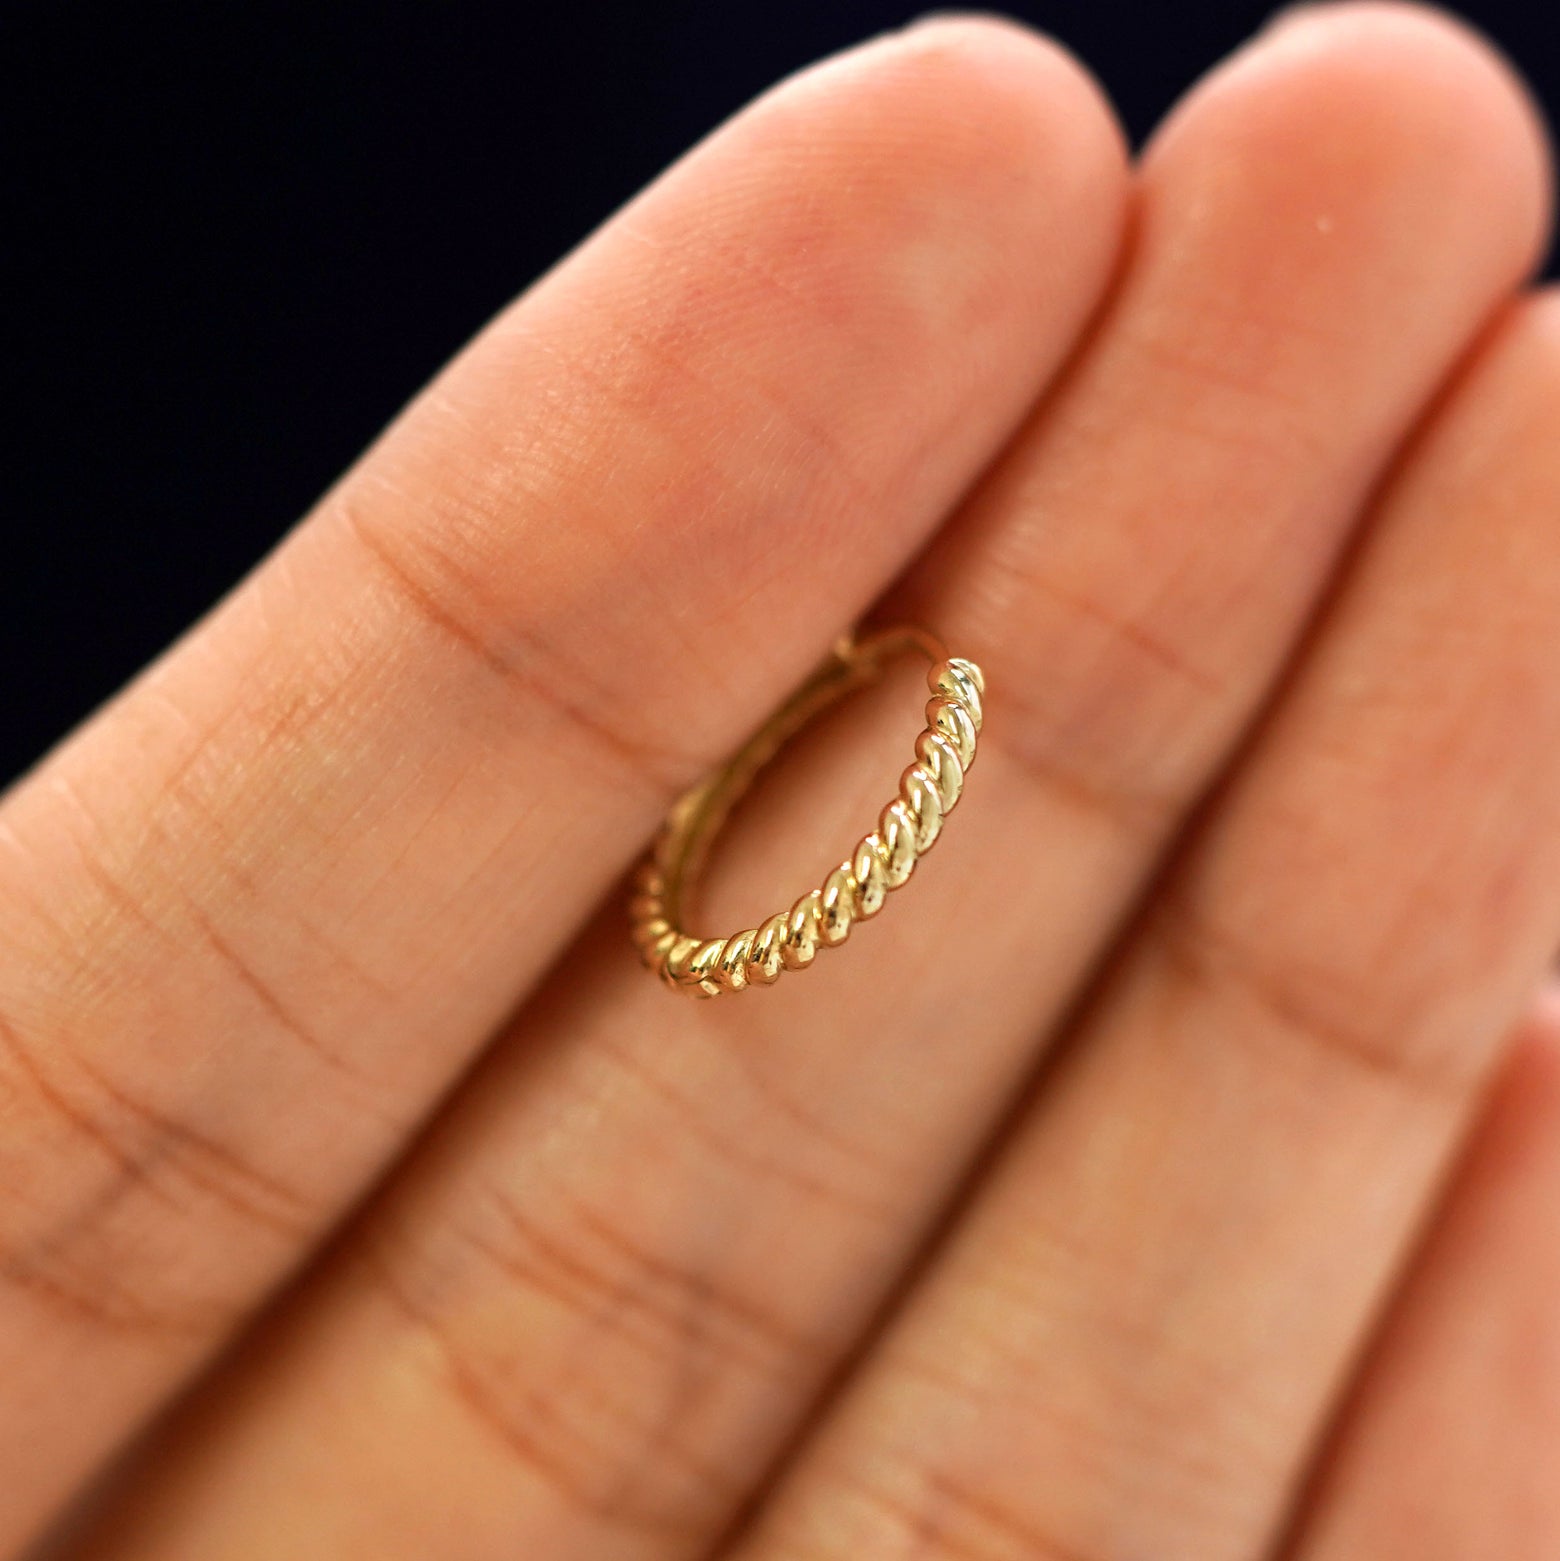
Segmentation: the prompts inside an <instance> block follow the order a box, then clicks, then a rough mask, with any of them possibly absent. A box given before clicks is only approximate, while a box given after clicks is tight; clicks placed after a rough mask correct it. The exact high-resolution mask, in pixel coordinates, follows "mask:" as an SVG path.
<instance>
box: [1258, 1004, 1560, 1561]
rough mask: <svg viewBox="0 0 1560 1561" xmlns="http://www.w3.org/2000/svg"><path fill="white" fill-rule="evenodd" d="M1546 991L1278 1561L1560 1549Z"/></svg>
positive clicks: (1558, 1202)
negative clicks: (1282, 1558) (1291, 1540)
mask: <svg viewBox="0 0 1560 1561" xmlns="http://www.w3.org/2000/svg"><path fill="white" fill-rule="evenodd" d="M1557 1296H1560V989H1555V990H1552V991H1551V992H1550V993H1549V994H1548V996H1547V997H1546V998H1545V999H1544V1000H1543V1002H1542V1003H1541V1004H1540V1005H1538V1006H1537V1007H1536V1008H1535V1010H1534V1012H1533V1013H1532V1014H1531V1015H1530V1016H1529V1018H1528V1019H1527V1021H1526V1023H1525V1024H1524V1025H1523V1027H1522V1030H1521V1032H1520V1034H1519V1036H1518V1038H1517V1041H1516V1045H1515V1048H1514V1051H1513V1054H1512V1056H1511V1058H1510V1059H1509V1061H1508V1062H1507V1064H1506V1067H1505V1068H1504V1070H1503V1072H1502V1075H1501V1078H1500V1080H1499V1084H1498V1087H1497V1089H1496V1091H1495V1093H1494V1096H1493V1098H1492V1100H1491V1101H1490V1103H1489V1106H1488V1108H1487V1110H1486V1112H1485V1115H1484V1118H1483V1120H1482V1121H1481V1123H1480V1126H1479V1129H1478V1131H1477V1133H1476V1134H1475V1136H1474V1139H1473V1142H1472V1143H1471V1145H1470V1146H1469V1149H1468V1151H1467V1154H1466V1155H1465V1157H1464V1160H1463V1163H1462V1164H1461V1166H1460V1167H1459V1169H1458V1173H1457V1176H1456V1178H1455V1179H1454V1181H1453V1183H1452V1186H1451V1188H1450V1190H1449V1192H1448V1195H1447V1198H1446V1201H1445V1203H1444V1205H1443V1206H1442V1208H1441V1209H1440V1210H1439V1211H1438V1213H1437V1215H1436V1218H1435V1223H1434V1226H1433V1227H1432V1229H1431V1231H1430V1233H1429V1236H1428V1239H1427V1240H1426V1242H1425V1244H1424V1247H1423V1249H1422V1250H1421V1252H1420V1254H1419V1256H1418V1258H1417V1260H1416V1262H1415V1265H1414V1269H1413V1271H1412V1272H1411V1274H1410V1275H1409V1278H1408V1280H1407V1282H1406V1284H1405V1285H1404V1287H1403V1290H1402V1292H1401V1294H1400V1295H1399V1296H1398V1297H1397V1298H1396V1300H1395V1301H1394V1303H1393V1306H1392V1309H1391V1311H1390V1312H1389V1314H1388V1316H1387V1318H1386V1322H1385V1325H1384V1327H1383V1328H1382V1330H1381V1332H1380V1335H1379V1337H1378V1338H1377V1340H1376V1342H1375V1343H1374V1345H1373V1347H1372V1350H1371V1354H1370V1358H1369V1359H1368V1361H1367V1362H1366V1364H1365V1367H1364V1370H1363V1373H1362V1377H1361V1380H1360V1381H1359V1382H1358V1384H1357V1385H1356V1387H1355V1390H1354V1391H1353V1393H1352V1394H1351V1396H1350V1400H1349V1402H1348V1404H1347V1405H1346V1407H1345V1411H1344V1414H1343V1415H1342V1417H1341V1420H1340V1424H1339V1428H1338V1431H1337V1433H1336V1437H1335V1442H1334V1446H1333V1448H1332V1450H1331V1453H1330V1455H1329V1457H1328V1459H1327V1463H1326V1467H1325V1470H1324V1471H1323V1472H1322V1475H1321V1477H1320V1478H1319V1479H1318V1480H1317V1481H1316V1482H1315V1483H1314V1485H1313V1487H1312V1489H1311V1490H1309V1491H1308V1493H1307V1497H1308V1499H1307V1501H1306V1503H1305V1505H1304V1507H1303V1508H1302V1510H1301V1512H1300V1513H1299V1537H1298V1539H1297V1540H1296V1542H1295V1543H1294V1544H1293V1546H1292V1547H1290V1548H1288V1549H1286V1551H1285V1554H1286V1555H1287V1556H1288V1557H1290V1561H1356V1558H1357V1557H1360V1556H1369V1557H1370V1558H1371V1561H1466V1558H1468V1557H1472V1556H1499V1557H1500V1561H1553V1557H1555V1556H1557V1555H1560V1480H1557V1479H1556V1478H1555V1456H1556V1448H1560V1307H1557V1305H1556V1297H1557Z"/></svg>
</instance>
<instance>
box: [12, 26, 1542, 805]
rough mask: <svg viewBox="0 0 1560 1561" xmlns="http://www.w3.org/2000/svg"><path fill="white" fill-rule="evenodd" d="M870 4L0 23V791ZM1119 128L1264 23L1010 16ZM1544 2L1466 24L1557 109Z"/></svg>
mask: <svg viewBox="0 0 1560 1561" xmlns="http://www.w3.org/2000/svg"><path fill="white" fill-rule="evenodd" d="M918 9H921V8H920V7H916V6H904V5H894V4H888V3H872V0H827V3H825V0H789V3H785V4H762V3H759V0H726V3H724V4H721V3H716V0H682V3H659V4H658V3H656V0H572V3H570V4H567V5H545V6H543V5H533V6H525V5H518V4H511V5H506V6H497V5H486V4H467V3H449V0H445V3H424V4H409V3H404V0H402V3H394V4H391V3H384V0H381V3H379V4H358V5H348V4H333V3H330V0H310V3H301V4H261V3H249V0H244V3H238V4H212V3H210V0H205V3H179V4H165V3H158V0H145V3H143V4H141V5H137V6H115V7H112V8H110V7H107V6H94V5H80V4H61V3H59V0H42V3H37V0H7V3H6V4H5V5H3V6H0V121H8V122H9V123H0V196H3V207H0V223H3V228H0V284H3V293H0V311H3V319H4V327H5V351H4V359H3V362H4V379H5V382H6V385H7V390H8V395H7V398H6V399H7V403H8V409H7V411H6V412H5V414H4V417H3V419H0V428H3V430H4V434H3V436H0V451H3V455H4V466H3V487H0V495H3V508H0V782H3V781H4V779H5V778H7V777H8V776H10V775H12V774H14V773H15V772H16V771H17V770H19V769H20V768H21V767H23V766H24V765H25V764H26V763H28V762H29V761H30V760H31V759H32V758H33V757H34V756H36V755H37V754H38V753H39V752H41V751H42V750H43V749H44V748H45V747H46V746H47V745H48V744H49V743H51V742H52V741H53V740H54V739H55V738H56V737H57V736H59V735H60V734H61V733H62V732H63V731H64V730H65V729H66V728H68V727H69V726H70V725H72V724H74V722H75V721H76V720H78V719H79V718H80V717H81V716H82V715H83V714H84V713H85V712H86V711H87V710H89V709H90V708H91V707H92V706H93V705H94V704H96V703H97V702H98V701H99V700H100V699H102V698H103V697H104V696H105V695H107V694H108V693H109V692H111V691H112V690H113V689H114V688H115V687H116V686H117V685H118V684H119V683H121V682H122V681H123V680H124V679H125V678H126V677H127V676H128V675H129V674H130V673H131V672H132V671H134V669H135V668H136V667H137V666H139V665H140V664H142V663H143V662H144V661H145V660H147V659H148V658H149V657H150V656H151V655H153V654H154V653H155V652H156V651H157V650H158V649H159V648H161V647H162V646H163V645H164V644H165V643H167V641H168V640H169V639H171V638H172V637H173V636H174V635H175V634H176V633H177V632H178V631H179V630H180V629H181V628H182V627H183V626H184V625H185V624H186V623H187V622H188V621H189V620H190V619H191V618H193V617H194V616H195V615H196V614H197V613H198V612H199V611H200V610H201V609H202V608H204V607H205V606H206V605H207V604H208V603H209V602H210V601H211V600H212V599H213V598H214V597H215V596H216V595H218V594H219V593H220V592H221V591H222V590H223V589H224V588H225V587H226V586H227V585H228V584H229V583H230V582H231V581H232V580H234V579H235V578H236V577H237V576H238V575H239V574H240V573H242V572H243V570H244V569H245V568H246V567H247V566H248V565H249V564H250V563H251V562H253V560H254V559H255V558H257V557H258V556H259V555H260V554H261V553H262V552H263V551H264V550H265V549H266V548H267V547H268V546H269V545H270V544H271V543H272V542H273V541H274V540H275V539H276V538H277V537H278V536H279V535H280V534H281V532H282V531H283V530H284V529H285V528H286V527H287V526H288V525H289V524H291V522H292V521H293V520H294V519H295V517H296V516H297V515H298V514H300V513H301V512H302V511H303V510H304V509H306V508H307V507H308V505H309V504H310V502H311V500H312V499H313V498H314V497H315V496H316V495H317V494H318V493H319V491H320V490H321V489H322V488H323V487H324V486H325V485H326V484H327V483H328V482H329V481H330V480H331V478H332V477H333V476H334V475H335V474H336V473H337V472H338V471H339V470H340V469H341V468H342V466H343V465H344V464H345V463H346V462H347V461H349V460H350V459H351V458H352V456H353V455H354V454H355V453H356V452H357V451H358V450H359V449H360V448H361V447H362V446H363V444H364V443H365V442H366V441H367V440H368V439H370V438H371V437H372V436H373V434H374V433H375V431H376V430H377V429H378V428H379V427H380V426H381V425H382V424H383V423H384V422H385V421H386V419H388V418H389V417H390V416H391V415H392V414H393V413H394V411H395V410H396V408H397V407H398V406H399V405H400V404H401V403H402V401H404V400H405V398H406V397H407V396H408V395H409V394H410V393H411V392H412V391H413V390H414V389H415V388H416V387H417V386H418V385H419V384H420V383H421V382H422V381H423V380H424V379H425V378H426V377H427V376H428V374H429V373H430V372H431V371H432V370H433V369H435V368H436V367H437V366H438V364H439V363H440V362H441V361H442V360H443V359H444V358H445V357H446V356H447V355H448V354H449V353H450V352H451V351H452V350H453V349H454V348H455V347H456V346H457V345H458V344H459V343H460V342H461V341H462V340H463V339H464V338H465V337H466V336H468V335H469V334H470V333H471V331H472V330H473V329H474V328H475V327H476V326H477V325H479V324H480V323H481V322H482V321H483V320H484V319H485V318H486V317H487V316H488V315H489V314H491V313H492V312H493V311H494V310H495V309H496V308H497V307H498V306H499V305H500V304H502V303H503V302H504V300H505V299H507V298H508V297H510V296H511V295H512V294H513V293H515V292H516V291H517V290H518V289H519V288H521V287H523V286H524V285H525V283H526V282H527V281H528V280H529V279H530V278H531V277H533V276H535V275H536V274H537V272H539V271H540V270H541V269H543V268H544V267H545V266H546V265H547V264H548V263H549V262H550V261H552V260H553V259H554V258H555V257H556V256H557V255H558V254H559V253H560V252H561V251H563V250H565V249H566V248H568V247H569V246H570V245H572V244H573V243H574V242H576V241H577V240H578V239H579V238H580V237H581V236H582V235H583V234H584V233H586V232H587V231H588V230H589V229H590V228H591V227H593V226H594V225H595V224H596V223H597V222H598V221H599V220H600V219H601V218H602V217H603V216H604V215H606V214H607V213H608V212H609V211H610V210H611V209H612V208H613V207H614V206H615V205H617V204H618V203H619V202H620V201H622V200H623V199H624V198H626V197H627V196H628V195H629V194H631V193H632V192H633V190H635V189H636V188H637V187H638V186H639V185H640V184H642V183H643V182H644V181H645V180H646V179H648V178H649V177H650V176H651V175H652V174H654V173H655V172H656V171H657V170H658V169H659V168H661V167H662V166H663V165H664V164H665V163H667V162H668V161H669V160H670V159H672V158H673V157H675V156H676V154H677V153H678V152H679V151H680V150H682V149H683V148H684V147H685V146H686V145H687V144H688V143H689V142H691V141H692V140H694V139H695V138H696V137H698V136H699V135H701V134H702V133H703V132H704V131H706V130H707V129H709V128H710V127H711V126H712V125H713V124H715V123H716V122H717V121H718V120H720V119H721V118H722V117H724V116H725V115H726V114H727V113H729V112H730V111H731V110H732V109H734V108H735V107H737V106H738V105H739V104H740V103H742V102H743V101H744V100H745V99H747V98H748V97H750V96H752V94H753V93H755V92H757V91H758V90H759V89H761V88H762V87H763V86H765V85H766V84H767V83H769V82H770V81H772V80H773V79H774V78H775V77H777V76H779V75H781V74H782V73H784V72H785V71H787V70H790V69H792V68H793V67H795V66H797V65H800V64H802V63H803V62H805V61H807V60H808V59H811V58H814V57H816V56H818V55H820V54H823V53H825V52H828V51H830V50H832V49H835V48H837V47H839V46H841V45H843V44H845V43H848V42H850V41H852V40H854V39H857V38H860V37H863V36H865V35H867V34H870V33H873V32H876V31H880V30H882V29H883V28H886V27H891V26H896V25H898V24H900V23H902V22H904V21H905V20H907V19H908V18H909V17H910V16H911V15H913V14H915V12H916V11H917V10H918ZM1013 9H1014V11H1015V14H1018V15H1021V16H1024V17H1026V18H1028V19H1029V20H1031V21H1033V22H1036V23H1038V24H1040V25H1042V26H1044V27H1046V28H1048V29H1049V30H1051V31H1052V32H1054V33H1056V34H1057V35H1058V36H1059V37H1060V38H1061V39H1062V40H1063V41H1064V42H1066V43H1067V44H1069V45H1070V46H1071V47H1072V48H1073V49H1074V50H1075V51H1076V52H1078V53H1079V54H1080V55H1082V56H1083V58H1084V59H1085V60H1086V61H1087V62H1088V63H1089V64H1090V65H1092V66H1093V68H1094V69H1095V70H1096V72H1097V73H1098V74H1099V75H1100V76H1101V78H1102V79H1103V80H1104V82H1105V84H1106V86H1107V87H1108V88H1109V90H1110V91H1111V92H1112V94H1113V95H1114V97H1115V99H1116V101H1117V104H1118V106H1119V108H1120V110H1121V112H1122V114H1123V117H1124V118H1125V120H1126V121H1127V124H1128V126H1129V128H1130V129H1131V131H1132V132H1133V134H1134V136H1136V137H1141V136H1142V135H1143V134H1144V133H1145V132H1146V130H1147V129H1148V128H1149V127H1150V126H1151V125H1152V124H1153V122H1154V121H1155V119H1156V118H1157V117H1158V116H1159V115H1160V113H1161V112H1162V111H1163V110H1164V109H1165V107H1166V106H1167V105H1168V104H1169V103H1170V102H1171V101H1172V99H1173V98H1174V97H1175V96H1176V95H1177V93H1178V92H1179V91H1180V90H1181V89H1182V88H1183V87H1184V86H1185V85H1186V84H1187V83H1188V82H1189V81H1190V80H1191V79H1192V78H1193V77H1194V76H1195V75H1196V74H1197V73H1198V72H1199V71H1201V70H1202V69H1203V68H1205V67H1206V66H1207V65H1208V64H1209V63H1211V62H1212V61H1213V60H1214V59H1216V58H1217V57H1218V56H1220V55H1221V54H1223V53H1225V52H1226V51H1227V50H1228V49H1229V48H1231V47H1232V46H1233V45H1235V44H1236V43H1237V42H1239V40H1240V39H1241V38H1242V37H1243V36H1245V35H1247V34H1249V33H1250V32H1252V31H1254V30H1255V28H1256V27H1258V26H1259V25H1260V24H1261V22H1262V21H1263V20H1264V18H1265V15H1266V13H1267V11H1268V9H1269V7H1268V6H1266V5H1261V4H1258V5H1247V4H1235V3H1225V4H1219V3H1215V0H1187V3H1178V0H1142V3H1140V0H1049V3H1035V4H1024V5H1017V6H1015V7H1014V8H1013ZM1557 10H1560V7H1557V5H1556V4H1555V0H1543V3H1541V4H1533V5H1531V6H1524V5H1517V4H1497V3H1494V0H1491V3H1487V4H1477V5H1474V6H1473V7H1471V14H1472V15H1473V16H1474V17H1475V18H1476V19H1477V20H1478V21H1479V22H1480V23H1481V24H1482V25H1484V26H1485V27H1486V28H1487V29H1488V30H1489V31H1490V32H1492V33H1493V34H1494V35H1495V36H1496V38H1497V39H1498V40H1499V41H1500V42H1501V43H1503V44H1504V45H1505V47H1506V48H1507V50H1508V51H1509V52H1510V53H1511V54H1512V55H1513V56H1514V57H1515V58H1516V59H1517V61H1518V62H1519V63H1520V64H1521V65H1522V67H1523V68H1524V69H1525V70H1526V71H1527V73H1528V74H1529V76H1530V78H1531V79H1532V80H1533V81H1534V82H1535V84H1536V85H1537V87H1538V89H1539V92H1540V94H1541V96H1543V98H1544V99H1545V101H1546V102H1547V104H1548V105H1549V108H1550V111H1551V113H1552V114H1560V28H1557V22H1556V16H1555V13H1556V11H1557Z"/></svg>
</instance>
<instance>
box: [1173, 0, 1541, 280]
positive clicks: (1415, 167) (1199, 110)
mask: <svg viewBox="0 0 1560 1561" xmlns="http://www.w3.org/2000/svg"><path fill="white" fill-rule="evenodd" d="M1221 114H1231V115H1236V116H1239V117H1240V119H1241V128H1242V131H1243V144H1242V146H1241V147H1239V148H1236V147H1231V148H1230V149H1229V154H1228V156H1229V160H1230V161H1231V162H1232V163H1234V164H1236V165H1237V166H1239V165H1241V164H1244V163H1249V162H1257V161H1260V162H1266V163H1268V164H1269V165H1271V164H1272V163H1273V162H1274V161H1276V160H1281V161H1287V163H1288V164H1289V165H1290V168H1291V170H1292V173H1291V177H1292V178H1293V179H1294V180H1295V181H1297V182H1299V181H1309V190H1308V195H1309V199H1310V201H1311V203H1312V204H1313V205H1315V206H1317V207H1318V209H1321V208H1322V207H1324V206H1325V204H1326V202H1327V200H1328V198H1329V195H1330V194H1331V193H1334V192H1338V191H1341V189H1342V186H1343V184H1344V183H1345V182H1346V181H1353V182H1354V183H1355V185H1356V186H1357V187H1365V186H1367V185H1373V186H1374V187H1375V188H1376V189H1377V190H1378V191H1386V190H1389V189H1392V188H1396V189H1398V190H1400V191H1405V190H1406V191H1412V192H1413V193H1414V194H1415V195H1416V197H1417V198H1418V199H1421V200H1432V199H1433V200H1439V201H1443V202H1459V203H1461V204H1462V205H1463V206H1464V207H1465V208H1466V211H1467V217H1468V221H1469V222H1470V223H1477V224H1479V225H1480V226H1481V227H1482V228H1483V229H1484V230H1485V235H1486V248H1487V249H1488V250H1490V251H1492V252H1494V253H1498V255H1499V256H1500V260H1501V263H1502V264H1503V265H1504V266H1505V268H1506V269H1507V271H1508V272H1509V274H1510V276H1511V278H1512V280H1513V281H1516V280H1518V279H1520V278H1521V277H1522V276H1523V275H1524V274H1526V273H1528V272H1530V271H1531V270H1532V269H1533V268H1534V267H1535V265H1536V263H1537V261H1538V260H1539V258H1540V257H1541V255H1542V254H1543V251H1544V249H1545V248H1546V246H1547V242H1548V235H1549V231H1550V226H1551V222H1552V219H1553V206H1554V165H1553V160H1552V155H1551V148H1550V138H1549V133H1548V129H1547V127H1546V125H1545V122H1544V117H1543V114H1542V111H1541V110H1540V108H1539V106H1538V104H1537V102H1536V100H1535V98H1534V96H1533V94H1532V92H1531V91H1530V89H1529V88H1528V86H1527V84H1526V83H1525V81H1524V80H1523V79H1522V77H1521V76H1520V74H1519V73H1518V72H1517V70H1516V69H1515V67H1514V66H1513V65H1512V64H1511V62H1510V61H1509V60H1508V59H1507V58H1506V57H1505V56H1504V55H1503V54H1502V53H1501V52H1500V50H1499V49H1498V48H1497V47H1496V46H1495V45H1494V44H1493V43H1492V42H1491V41H1490V40H1489V39H1488V38H1487V37H1486V36H1485V35H1484V34H1482V33H1481V32H1479V31H1478V30H1477V29H1476V28H1474V27H1473V26H1472V25H1471V24H1469V23H1468V22H1466V21H1464V20H1463V19H1461V18H1460V17H1457V16H1454V15H1453V14H1451V13H1450V12H1448V11H1444V10H1441V9H1439V8H1437V7H1434V6H1427V5H1421V4H1416V3H1412V0H1310V3H1306V4H1302V5H1299V6H1295V7H1292V8H1289V9H1287V10H1285V11H1281V12H1280V13H1279V14H1278V15H1277V16H1276V17H1275V18H1274V19H1273V20H1272V21H1271V22H1270V23H1269V24H1268V26H1267V27H1266V28H1264V29H1263V31H1262V32H1260V33H1259V34H1258V35H1257V36H1256V37H1255V38H1254V39H1253V40H1252V41H1251V43H1249V44H1248V45H1247V46H1246V47H1245V48H1243V49H1241V50H1239V51H1238V52H1237V53H1236V54H1235V55H1234V56H1232V58H1231V59H1230V60H1228V61H1227V62H1226V63H1225V64H1224V65H1223V66H1222V67H1221V68H1220V69H1218V70H1217V71H1215V72H1214V73H1213V74H1212V75H1211V76H1210V77H1209V78H1208V79H1207V80H1206V81H1205V82H1204V83H1203V84H1202V85H1201V86H1200V87H1199V88H1198V89H1197V90H1195V91H1194V92H1193V93H1192V94H1191V95H1190V97H1189V99H1188V100H1187V102H1186V103H1185V104H1183V105H1182V107H1181V109H1180V110H1178V111H1177V112H1176V113H1175V114H1173V115H1172V116H1171V119H1170V120H1169V121H1168V122H1167V125H1166V127H1165V129H1164V130H1163V131H1162V132H1161V135H1160V136H1159V137H1156V144H1155V145H1154V147H1153V148H1151V153H1150V155H1151V157H1154V158H1159V157H1163V156H1165V155H1166V153H1169V154H1170V155H1171V156H1173V155H1174V151H1173V149H1174V147H1175V145H1176V143H1177V141H1178V140H1179V139H1180V135H1181V132H1182V131H1183V129H1184V128H1185V122H1186V121H1188V120H1191V119H1197V120H1199V121H1200V122H1203V123H1204V124H1205V123H1206V120H1207V119H1208V118H1210V117H1211V118H1215V119H1216V118H1217V117H1218V116H1219V115H1221ZM1161 142H1163V143H1164V145H1163V146H1161V145H1160V144H1159V143H1161Z"/></svg>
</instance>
